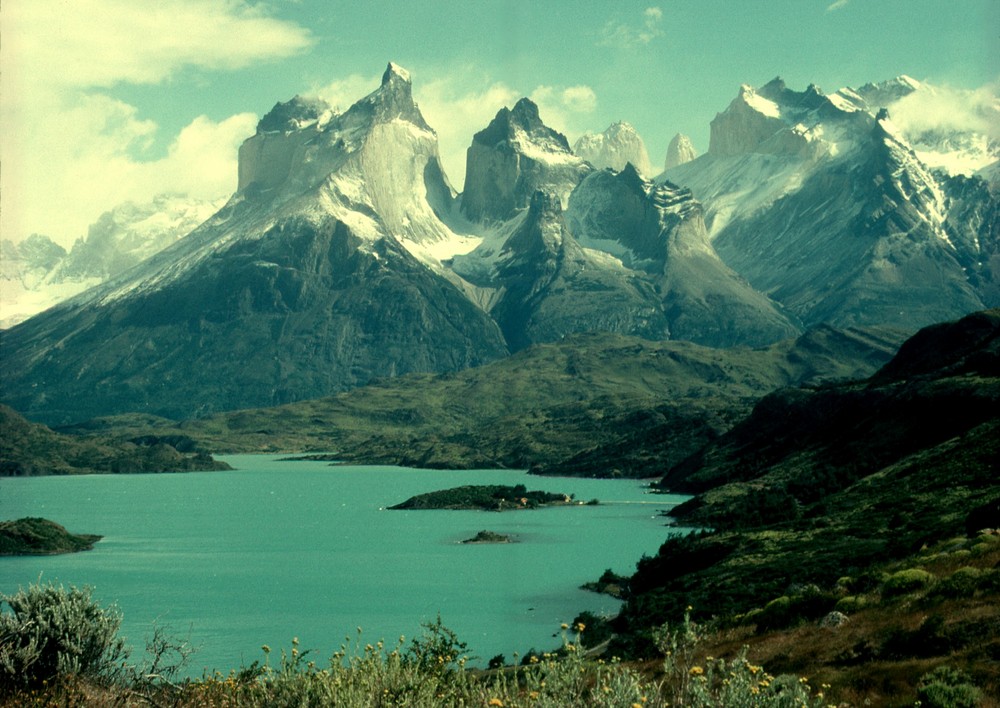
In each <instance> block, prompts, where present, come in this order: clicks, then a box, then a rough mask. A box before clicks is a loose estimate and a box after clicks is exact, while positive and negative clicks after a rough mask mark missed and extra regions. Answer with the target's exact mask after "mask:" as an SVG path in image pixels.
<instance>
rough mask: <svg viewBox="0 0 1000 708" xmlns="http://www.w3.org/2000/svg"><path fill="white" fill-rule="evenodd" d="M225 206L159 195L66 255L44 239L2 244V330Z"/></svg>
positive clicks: (121, 210) (110, 219)
mask: <svg viewBox="0 0 1000 708" xmlns="http://www.w3.org/2000/svg"><path fill="white" fill-rule="evenodd" d="M223 203H224V201H215V202H212V201H205V200H196V199H191V198H188V197H185V196H182V195H169V194H161V195H159V196H157V197H155V198H154V199H153V200H152V201H150V202H147V203H144V204H136V203H134V202H125V203H124V204H120V205H119V206H117V207H115V208H114V209H112V210H111V211H107V212H105V213H104V214H101V216H100V217H99V218H98V220H97V221H96V222H94V223H93V224H91V225H90V228H89V229H88V230H87V235H86V237H84V238H79V239H77V240H76V242H75V243H74V244H73V247H72V248H71V249H70V251H69V252H67V251H66V250H65V249H64V248H63V247H62V246H59V245H58V244H55V243H53V242H52V241H51V240H50V239H49V238H48V237H46V236H41V235H38V234H35V235H32V236H30V237H28V238H27V239H25V240H24V241H23V242H21V243H20V244H16V245H15V244H14V243H12V242H10V241H4V242H3V243H2V244H0V248H2V258H0V303H2V304H0V328H2V329H7V328H9V327H12V326H13V325H15V324H17V323H18V322H22V321H24V320H25V319H27V318H28V317H31V316H32V315H35V314H37V313H39V312H41V311H43V310H46V309H48V308H49V307H52V306H53V305H55V304H56V303H58V302H61V301H63V300H66V299H68V298H70V297H73V296H74V295H77V294H79V293H81V292H83V291H84V290H86V289H87V288H91V287H93V286H95V285H97V284H98V283H101V282H104V281H105V280H108V279H109V278H112V277H114V276H116V275H119V274H120V273H123V272H125V271H126V270H128V269H129V268H131V267H133V266H135V265H137V264H139V263H141V262H142V261H144V260H146V259H147V258H149V257H150V256H152V255H153V254H154V253H157V252H158V251H161V250H163V249H164V248H166V247H167V246H169V245H170V244H172V243H174V242H175V241H177V240H178V239H180V238H182V237H184V236H186V235H187V234H189V233H190V232H191V231H192V230H194V229H195V228H196V227H197V226H198V225H200V224H201V223H202V222H203V221H205V220H206V219H207V218H208V217H210V216H211V215H212V214H214V213H215V212H216V211H218V209H219V208H220V207H221V206H222V205H223Z"/></svg>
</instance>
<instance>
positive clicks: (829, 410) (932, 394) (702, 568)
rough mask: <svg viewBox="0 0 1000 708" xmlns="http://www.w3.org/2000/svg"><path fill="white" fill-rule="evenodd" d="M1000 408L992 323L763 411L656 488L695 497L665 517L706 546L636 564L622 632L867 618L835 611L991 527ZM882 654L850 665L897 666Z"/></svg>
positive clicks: (980, 316)
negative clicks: (690, 611)
mask: <svg viewBox="0 0 1000 708" xmlns="http://www.w3.org/2000/svg"><path fill="white" fill-rule="evenodd" d="M998 404H1000V311H997V310H992V311H988V312H982V313H977V314H974V315H971V316H968V317H966V318H963V319H962V320H959V321H957V322H952V323H948V324H945V325H939V326H935V327H932V328H928V329H926V330H923V331H922V332H920V333H919V334H918V335H916V336H915V337H914V338H912V339H910V340H909V341H907V342H906V343H905V344H904V345H903V346H902V347H901V348H900V350H899V352H898V354H897V355H896V356H895V357H894V358H893V359H892V360H891V361H890V362H889V363H887V364H886V365H885V366H884V367H883V368H882V369H881V370H880V371H879V372H878V373H877V374H876V375H874V376H872V377H871V378H870V379H868V380H867V381H863V382H854V383H846V384H839V385H832V386H820V387H814V388H797V389H785V390H782V391H778V392H776V393H774V394H772V395H770V396H768V397H766V398H764V399H763V400H762V401H761V402H759V403H758V404H757V405H756V406H755V408H754V411H753V413H752V414H751V415H750V416H748V417H747V418H746V419H745V420H744V421H743V422H741V423H740V424H739V425H737V426H735V427H734V428H733V429H732V430H731V431H729V432H728V433H726V434H725V435H723V436H722V437H720V438H719V439H718V440H717V441H715V442H714V443H712V444H711V445H709V446H707V447H706V449H705V450H704V451H702V452H701V453H699V454H697V455H695V456H693V457H692V458H690V459H689V460H686V461H685V462H684V463H682V464H680V465H677V466H675V467H674V468H673V469H671V470H670V471H669V472H668V473H667V474H666V476H665V477H664V478H663V481H662V483H661V485H662V486H663V487H664V488H665V489H670V490H675V491H687V492H692V493H697V495H698V496H696V497H695V498H694V499H692V500H691V501H689V502H687V503H685V504H684V505H682V506H680V507H677V508H675V509H674V510H673V511H672V512H671V516H673V517H674V518H676V519H678V520H680V521H681V522H682V523H684V524H685V525H690V524H695V525H699V524H701V525H705V526H708V527H710V528H712V529H714V530H713V531H712V532H710V533H706V534H702V535H693V536H691V537H688V538H682V539H674V540H671V541H668V542H667V543H666V544H665V545H664V546H663V547H662V548H661V549H660V551H659V553H658V554H657V556H655V557H652V558H647V559H644V560H643V561H641V562H640V563H639V565H638V572H637V574H636V575H635V577H634V578H632V580H631V581H630V582H629V592H630V593H631V594H630V597H629V600H628V603H627V605H626V608H625V611H624V613H623V615H622V617H621V619H620V627H619V628H620V629H621V630H622V631H623V632H624V633H625V634H626V636H628V637H629V640H630V641H631V640H635V641H637V642H639V643H641V642H642V641H643V639H642V637H643V636H644V633H645V632H646V628H648V627H650V626H655V625H656V624H657V623H659V622H662V621H663V620H666V619H670V618H673V619H674V620H676V618H678V617H680V616H681V615H682V614H683V612H684V608H685V607H687V606H689V605H693V606H694V607H695V608H696V609H695V613H696V615H697V616H699V617H707V616H711V615H716V616H729V617H730V621H731V622H734V623H737V624H745V625H751V626H753V625H756V628H757V631H758V632H763V631H767V630H769V629H773V628H775V627H783V626H787V625H789V624H793V623H795V622H801V621H803V620H812V621H818V620H819V619H820V618H821V617H823V616H824V615H825V614H826V613H828V612H830V611H831V610H833V609H834V607H835V606H836V607H837V609H843V611H844V612H847V613H848V614H849V615H850V614H853V613H854V612H855V611H856V610H860V609H861V607H862V606H861V604H859V603H857V602H855V603H854V604H849V603H843V604H838V601H840V600H841V599H842V598H844V596H845V595H849V594H850V595H853V594H855V593H859V592H873V591H878V590H879V586H880V585H881V584H882V582H883V581H882V576H880V575H879V573H877V572H875V573H873V572H872V569H873V568H880V567H882V566H884V565H885V564H886V563H891V562H893V561H897V560H900V559H907V558H910V557H911V556H913V555H914V554H917V553H919V552H920V549H921V548H924V547H927V546H933V545H934V544H936V543H940V542H942V541H947V540H949V539H952V540H951V541H950V543H949V545H950V546H951V547H952V548H956V547H958V546H956V545H955V544H956V541H955V540H954V539H955V537H957V536H964V535H966V534H968V535H970V536H971V537H972V538H975V537H976V536H977V534H978V533H979V531H980V530H981V529H983V528H995V527H996V526H997V525H998V523H1000V516H997V509H998V506H997V504H998V503H1000V479H998V477H997V471H998V470H1000V405H998ZM979 550H982V549H979ZM923 555H924V558H923V559H922V560H920V561H919V563H921V565H924V564H927V563H931V562H933V561H934V560H935V559H937V560H941V559H942V558H943V556H942V555H941V554H940V553H939V554H923ZM955 560H958V557H956V559H955ZM911 562H914V563H916V562H918V561H911ZM902 567H903V568H908V567H912V566H907V565H903V566H902ZM954 567H957V566H954V565H952V569H954ZM991 587H992V592H994V593H995V592H996V589H997V588H996V586H995V584H994V585H992V586H991ZM852 589H853V592H852ZM891 591H892V588H891V587H890V588H882V593H883V601H885V600H888V599H889V598H890V597H891V596H890V592H891ZM941 592H946V591H945V590H944V588H943V587H942V589H941ZM898 595H899V593H898V590H897V595H896V597H898ZM969 596H970V597H971V594H970V595H969ZM945 597H947V595H945ZM772 600H773V601H774V602H773V603H772V602H770V601H772ZM939 601H940V598H939ZM918 608H919V606H918ZM733 615H737V616H736V617H735V618H733ZM969 638H974V637H967V638H966V639H965V640H963V641H968V639H969ZM994 638H995V634H994ZM915 639H916V637H915ZM885 641H886V642H888V640H887V639H886V640H885ZM956 641H958V640H957V638H956ZM636 646H638V645H636ZM859 646H860V643H859ZM888 646H889V645H888V643H886V644H885V645H883V646H881V647H880V646H878V645H877V644H876V645H875V646H870V647H868V649H867V650H865V651H867V656H868V659H864V658H863V657H858V660H868V661H871V660H873V659H876V658H890V659H892V658H898V657H899V654H898V652H899V650H898V648H897V649H894V650H892V652H894V653H890V650H889V649H888ZM954 646H955V647H959V646H963V645H960V644H955V645H954ZM880 653H881V656H880ZM945 653H947V652H945ZM904 656H909V655H907V654H904ZM845 661H847V663H848V665H850V662H849V661H848V660H846V659H845Z"/></svg>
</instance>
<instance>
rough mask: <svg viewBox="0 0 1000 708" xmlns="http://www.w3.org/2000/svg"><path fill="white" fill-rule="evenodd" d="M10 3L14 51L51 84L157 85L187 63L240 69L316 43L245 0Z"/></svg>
mask: <svg viewBox="0 0 1000 708" xmlns="http://www.w3.org/2000/svg"><path fill="white" fill-rule="evenodd" d="M4 9H5V11H6V15H7V17H6V21H5V23H4V24H5V28H4V29H5V34H4V41H5V42H11V43H12V44H13V46H12V47H9V51H11V52H12V53H16V54H15V55H16V57H17V63H18V64H20V65H21V66H22V67H23V69H24V72H26V73H29V74H30V78H31V81H32V83H35V84H37V83H38V82H41V83H42V84H43V85H45V86H48V87H53V86H62V87H74V88H87V87H109V86H113V85H115V84H117V83H120V82H131V83H144V84H153V83H159V82H161V81H163V80H164V79H167V78H169V77H170V76H172V75H173V74H175V73H176V72H177V71H178V70H179V69H181V68H183V67H187V66H197V67H201V68H204V69H210V70H226V69H238V68H241V67H245V66H249V65H250V64H252V63H253V62H255V61H258V60H260V59H265V58H274V57H285V56H290V55H292V54H295V53H298V52H300V51H302V50H303V49H305V48H307V47H308V46H309V45H310V44H311V43H312V39H311V38H310V36H309V34H308V32H307V31H306V30H304V29H303V28H301V27H298V26H297V25H294V24H291V23H288V22H283V21H281V20H277V19H274V18H271V17H267V16H266V15H265V14H263V12H262V11H261V10H260V9H259V6H257V7H255V6H251V5H248V4H247V3H246V2H243V1H241V0H156V2H136V1H135V0H73V2H72V3H66V2H61V1H60V0H6V1H5V2H4Z"/></svg>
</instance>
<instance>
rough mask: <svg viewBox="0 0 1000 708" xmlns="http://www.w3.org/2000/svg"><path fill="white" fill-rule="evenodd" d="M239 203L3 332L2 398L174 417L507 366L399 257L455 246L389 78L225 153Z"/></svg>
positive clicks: (56, 416) (414, 117) (399, 88)
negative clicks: (498, 363)
mask: <svg viewBox="0 0 1000 708" xmlns="http://www.w3.org/2000/svg"><path fill="white" fill-rule="evenodd" d="M239 183H240V190H239V191H238V192H237V193H236V194H235V195H234V196H233V198H232V199H231V200H230V201H229V203H228V204H227V205H226V206H225V207H224V208H223V209H222V210H221V211H219V212H218V213H217V214H215V215H214V216H213V217H211V218H210V219H209V220H208V221H206V222H205V223H204V224H203V225H202V226H200V227H199V228H198V229H196V230H195V231H194V232H192V233H191V234H190V235H189V236H187V237H185V238H184V239H182V240H181V241H179V242H178V243H176V244H174V245H173V246H171V247H169V248H167V249H165V250H164V251H161V252H160V253H158V254H157V255H156V256H154V257H153V258H151V259H150V260H148V261H146V262H145V263H144V264H143V265H142V266H140V267H139V268H136V269H133V270H131V271H129V272H128V273H126V274H125V275H123V276H120V277H118V278H115V279H112V280H111V281H109V282H107V283H105V284H103V285H101V286H99V287H98V288H95V289H93V290H91V291H88V292H87V293H85V294H83V295H81V296H79V297H77V298H75V299H74V300H71V301H69V302H66V303H64V304H62V305H60V306H57V307H56V308H55V309H53V310H50V311H49V312H48V313H46V314H45V315H43V316H40V317H36V318H33V319H31V320H29V321H27V322H25V323H23V324H22V325H21V326H19V327H16V328H14V329H13V330H10V331H9V332H7V333H5V334H4V336H3V339H2V340H0V341H2V345H3V353H4V358H5V362H7V365H5V367H4V372H3V376H4V378H3V384H4V397H5V400H7V401H8V402H10V403H12V404H13V405H14V406H15V407H17V409H18V410H22V411H25V412H26V413H28V414H30V415H34V416H42V417H43V418H44V419H45V420H47V421H53V422H68V421H73V420H81V419H83V418H87V417H92V416H95V415H102V414H107V413H114V412H124V411H144V412H154V413H160V414H168V415H174V416H178V417H186V416H191V415H203V414H205V413H208V412H212V411H216V410H227V409H234V408H242V407H247V406H253V405H273V404H277V403H282V402H287V401H291V400H298V399H302V398H308V397H313V396H318V395H323V394H327V393H331V392H334V391H337V390H342V389H345V388H349V387H352V386H356V385H358V384H359V383H365V382H367V381H368V380H370V379H372V378H375V377H378V376H395V375H399V374H403V373H407V372H409V371H427V370H432V371H433V370H438V371H441V370H455V369H461V368H465V367H468V366H471V365H475V364H479V363H483V362H485V361H489V360H491V359H496V358H499V357H502V356H505V355H506V354H507V347H506V344H505V343H504V341H503V337H502V335H501V333H500V330H499V328H498V327H497V326H496V324H495V323H494V322H493V321H492V320H491V319H490V318H489V316H488V315H487V314H486V313H485V312H483V311H482V310H481V309H480V308H479V307H478V306H476V305H475V304H474V303H473V302H472V301H470V299H469V298H467V297H466V296H465V295H464V294H463V292H462V291H461V290H460V289H459V288H458V287H456V286H455V284H453V282H452V281H451V280H449V278H447V277H445V276H443V275H441V274H440V273H439V272H437V271H435V270H434V269H432V268H429V267H428V266H427V265H426V264H425V262H424V261H422V260H421V259H419V258H418V257H417V256H415V255H413V253H411V252H410V250H408V248H407V246H410V247H413V248H414V250H415V251H417V252H419V253H421V255H423V252H421V251H420V250H419V249H420V248H423V247H433V246H434V245H435V244H437V243H439V242H440V241H442V240H445V239H449V238H453V237H454V234H453V233H452V232H451V231H450V230H449V229H448V227H447V226H445V225H444V223H443V222H442V221H441V220H439V219H438V217H437V214H436V212H435V208H436V207H437V208H446V207H447V206H448V205H447V201H448V199H450V196H451V190H450V187H449V186H448V184H447V180H446V178H445V177H444V175H443V173H442V171H441V168H440V163H439V159H438V153H437V137H436V135H435V134H434V133H433V131H431V130H430V129H429V128H428V127H427V125H426V123H425V122H424V120H423V118H422V116H421V115H420V112H419V109H418V108H417V106H416V104H415V103H414V102H413V99H412V96H411V87H410V82H409V79H408V77H407V75H406V73H405V71H403V70H402V69H400V68H399V67H397V66H395V65H390V66H389V68H388V69H387V70H386V72H385V75H384V76H383V79H382V84H381V86H380V87H379V88H378V89H377V90H376V91H374V92H373V93H372V94H370V95H369V96H367V97H365V98H363V99H361V100H360V101H358V102H357V103H355V104H354V105H353V106H351V108H349V109H348V110H347V111H346V112H344V113H343V114H334V112H333V111H332V110H330V109H329V108H325V107H324V108H323V109H322V112H320V111H319V110H318V106H317V105H315V104H311V103H305V102H303V101H301V100H293V101H292V102H290V103H289V104H279V105H278V106H276V107H275V109H274V111H272V114H269V115H268V116H265V117H264V119H262V121H261V124H260V125H259V126H258V131H257V134H256V135H254V136H253V137H251V138H250V139H249V140H248V141H247V142H246V143H245V144H244V145H243V146H242V148H241V149H240V182H239Z"/></svg>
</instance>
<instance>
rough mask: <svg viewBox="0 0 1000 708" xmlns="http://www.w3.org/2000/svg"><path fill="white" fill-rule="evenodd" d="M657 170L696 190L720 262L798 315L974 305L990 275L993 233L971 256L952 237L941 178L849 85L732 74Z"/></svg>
mask: <svg viewBox="0 0 1000 708" xmlns="http://www.w3.org/2000/svg"><path fill="white" fill-rule="evenodd" d="M909 90H912V88H910V89H909ZM887 91H889V87H883V90H881V91H877V90H875V88H872V89H870V90H866V91H863V92H862V93H865V94H866V95H868V96H869V98H870V99H871V100H876V99H878V98H879V97H883V98H884V96H885V95H888V94H886V92H887ZM890 93H891V92H890ZM667 177H669V178H670V179H671V180H672V181H675V182H678V183H680V184H683V185H685V186H688V187H690V188H691V190H692V191H693V193H694V195H695V196H696V197H697V198H698V199H699V200H701V201H702V202H703V203H704V204H705V208H706V220H707V222H708V224H709V229H710V234H711V236H712V243H713V245H714V246H715V248H716V250H717V251H718V252H719V255H720V256H721V257H722V259H723V260H724V261H725V262H726V263H727V265H729V266H730V267H732V268H733V269H734V270H736V271H737V272H738V273H740V274H741V275H743V276H744V277H746V278H747V280H748V281H749V282H750V283H751V285H753V286H754V287H755V288H757V289H759V290H761V291H763V292H765V293H767V294H768V295H770V296H771V297H772V298H773V299H775V300H776V301H778V302H779V303H781V304H782V305H784V306H785V307H786V308H788V309H789V310H790V311H791V312H792V313H794V314H795V315H797V316H798V317H800V318H801V319H802V320H803V321H804V322H805V323H807V324H812V323H817V322H830V323H834V324H841V325H851V324H871V323H876V322H878V323H883V324H893V325H897V326H902V327H909V328H913V329H915V328H917V327H918V326H921V325H924V324H929V323H931V322H934V321H939V320H942V319H948V318H950V317H955V316H959V315H962V314H965V313H967V312H970V311H973V310H976V309H981V308H982V307H983V305H984V302H985V301H984V299H983V294H984V293H985V292H986V291H987V290H990V289H991V288H993V287H994V286H993V284H992V281H993V277H994V276H993V271H992V270H990V267H989V266H988V264H987V263H988V261H989V257H990V255H991V253H992V251H990V250H989V248H991V247H990V246H989V243H991V242H995V239H996V237H995V235H992V234H990V235H989V236H988V237H986V238H985V241H986V247H987V250H986V252H985V255H986V259H985V261H984V259H983V255H984V252H983V250H982V246H981V245H979V244H977V243H976V242H975V241H974V239H971V238H968V237H966V238H965V239H964V240H963V239H960V238H953V234H955V233H956V231H957V230H961V229H963V228H964V229H968V228H969V227H968V219H965V218H961V217H960V218H957V219H952V220H949V218H948V214H949V212H950V209H949V206H950V205H952V202H951V201H949V199H950V198H949V195H948V193H947V191H946V188H947V185H946V184H945V182H947V179H946V178H943V177H940V176H935V175H934V174H933V173H932V172H931V171H930V170H929V169H928V168H927V167H926V165H925V164H924V163H922V162H921V161H920V159H919V158H918V157H917V155H916V154H915V153H914V152H913V150H912V149H911V147H910V145H909V144H908V142H907V141H906V139H905V137H904V136H903V135H902V134H901V133H900V132H899V131H898V129H897V128H896V127H895V126H894V125H893V124H892V122H891V120H890V119H889V117H888V114H887V113H886V112H885V111H880V110H879V108H878V105H877V104H875V105H871V104H869V103H868V102H867V100H866V99H865V98H864V97H863V96H862V95H861V94H859V93H857V92H852V91H849V90H843V91H841V92H838V93H836V94H832V95H829V96H827V95H824V94H823V93H822V92H821V91H819V89H817V88H816V87H813V86H810V87H809V88H808V89H806V90H805V91H803V92H796V91H792V90H790V89H788V88H787V87H786V86H785V85H784V83H783V82H781V81H780V80H779V79H776V80H774V81H772V82H771V83H769V84H767V85H765V86H763V87H761V88H760V89H756V90H755V89H752V88H750V87H748V86H744V87H743V88H742V89H741V90H740V94H739V96H738V97H737V98H736V99H735V100H734V101H733V102H732V103H731V104H730V106H729V107H728V108H727V109H726V110H725V111H724V112H723V113H720V114H719V115H717V116H716V118H715V120H713V121H712V135H711V145H710V148H709V152H708V153H707V154H706V155H703V156H701V157H699V158H698V159H696V160H694V161H692V162H689V163H686V164H684V165H680V166H678V167H676V168H673V169H672V170H670V171H669V172H668V173H667ZM973 179H976V180H978V179H979V178H973ZM972 191H975V190H972ZM966 193H968V192H966ZM970 196H971V194H970ZM966 199H967V200H968V199H969V197H966ZM974 201H975V202H976V204H975V206H973V205H972V204H970V203H968V201H966V202H963V204H962V208H963V209H964V210H965V211H966V213H968V212H970V211H971V212H975V213H979V214H986V215H988V214H991V213H995V209H996V207H995V202H996V195H995V194H991V193H990V192H989V190H988V189H987V190H985V191H984V190H982V189H980V191H978V192H977V193H976V196H975V198H974ZM956 213H957V212H956ZM987 218H989V217H988V216H987ZM952 224H954V226H953V225H952ZM979 231H981V229H976V232H977V234H978V233H979ZM970 274H971V276H972V277H970ZM974 281H975V282H974ZM983 281H985V282H983Z"/></svg>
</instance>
